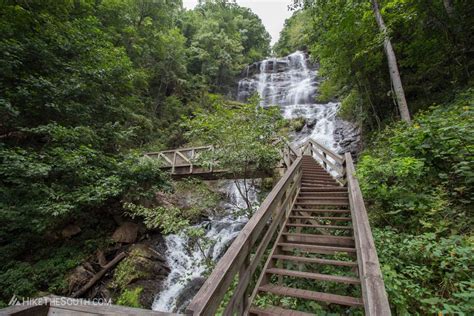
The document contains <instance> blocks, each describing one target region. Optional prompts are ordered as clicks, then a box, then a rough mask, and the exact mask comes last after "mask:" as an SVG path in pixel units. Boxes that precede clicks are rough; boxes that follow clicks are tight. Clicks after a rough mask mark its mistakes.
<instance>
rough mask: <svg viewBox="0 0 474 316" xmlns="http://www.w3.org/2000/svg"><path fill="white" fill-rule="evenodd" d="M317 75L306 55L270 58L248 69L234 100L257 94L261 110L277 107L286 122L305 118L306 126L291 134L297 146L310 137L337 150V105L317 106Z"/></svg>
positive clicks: (297, 53) (333, 103)
mask: <svg viewBox="0 0 474 316" xmlns="http://www.w3.org/2000/svg"><path fill="white" fill-rule="evenodd" d="M320 81H321V79H320V78H319V77H318V71H317V70H316V69H313V68H311V67H308V62H307V57H306V55H305V53H303V52H300V51H297V52H295V53H293V54H291V55H289V56H286V57H283V58H270V59H266V60H263V61H261V62H259V63H255V64H253V65H250V66H249V67H248V68H247V69H246V71H245V77H244V78H243V79H242V80H240V81H239V86H238V91H237V99H238V100H239V101H242V102H243V101H246V100H247V99H248V98H249V97H250V96H251V95H252V94H254V93H258V94H259V96H260V98H261V106H270V105H276V106H279V107H280V108H281V110H282V114H283V117H284V118H286V119H294V118H304V119H305V126H304V127H303V128H302V130H301V131H299V132H295V133H293V135H291V136H292V140H293V144H294V145H296V146H298V145H300V144H302V143H303V142H305V141H306V140H307V139H308V137H312V138H314V139H316V140H317V141H319V142H320V143H323V144H324V145H326V146H327V147H328V148H330V149H334V150H338V147H339V146H338V141H337V140H336V139H335V137H334V135H335V129H336V112H337V109H338V107H339V103H337V102H328V103H316V102H315V97H316V94H317V87H318V85H319V83H320Z"/></svg>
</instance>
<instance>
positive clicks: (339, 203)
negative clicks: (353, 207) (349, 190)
mask: <svg viewBox="0 0 474 316" xmlns="http://www.w3.org/2000/svg"><path fill="white" fill-rule="evenodd" d="M295 205H299V206H313V205H315V206H316V205H320V206H321V205H322V206H330V205H331V206H348V205H349V201H347V200H346V201H331V200H321V201H311V202H304V203H303V202H297V203H296V204H295Z"/></svg>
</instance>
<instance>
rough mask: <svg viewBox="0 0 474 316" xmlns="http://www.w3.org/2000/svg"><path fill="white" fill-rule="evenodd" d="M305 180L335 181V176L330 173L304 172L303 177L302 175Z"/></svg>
mask: <svg viewBox="0 0 474 316" xmlns="http://www.w3.org/2000/svg"><path fill="white" fill-rule="evenodd" d="M301 178H302V180H303V181H305V180H306V181H308V180H324V181H325V180H332V181H334V178H333V177H331V176H330V175H327V174H326V175H322V174H321V175H313V174H303V177H301Z"/></svg>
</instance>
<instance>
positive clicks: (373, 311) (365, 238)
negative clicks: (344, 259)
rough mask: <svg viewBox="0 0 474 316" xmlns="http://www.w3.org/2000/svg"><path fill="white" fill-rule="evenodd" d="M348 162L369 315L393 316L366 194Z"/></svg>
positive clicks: (360, 272) (351, 198)
mask: <svg viewBox="0 0 474 316" xmlns="http://www.w3.org/2000/svg"><path fill="white" fill-rule="evenodd" d="M345 161H346V170H347V173H346V176H347V186H348V189H349V190H348V191H349V203H350V209H351V215H352V221H353V227H354V239H355V244H356V248H357V261H358V265H359V276H360V281H361V287H362V298H363V301H364V307H365V315H368V316H378V315H384V316H385V315H387V316H390V315H391V313H390V306H389V303H388V298H387V293H386V292H385V286H384V282H383V278H382V272H381V271H380V264H379V259H378V256H377V251H376V249H375V243H374V239H373V237H372V231H371V229H370V224H369V218H368V216H367V210H366V209H365V205H364V200H363V198H362V192H361V191H360V187H359V181H358V180H357V178H356V176H355V168H354V164H353V162H352V157H351V154H350V153H346V154H345Z"/></svg>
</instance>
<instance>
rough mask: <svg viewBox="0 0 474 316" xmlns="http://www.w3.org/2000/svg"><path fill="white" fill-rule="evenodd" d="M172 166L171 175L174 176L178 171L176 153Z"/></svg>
mask: <svg viewBox="0 0 474 316" xmlns="http://www.w3.org/2000/svg"><path fill="white" fill-rule="evenodd" d="M171 165H172V166H171V174H174V173H175V170H176V151H175V152H174V153H173V163H172V164H171Z"/></svg>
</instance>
